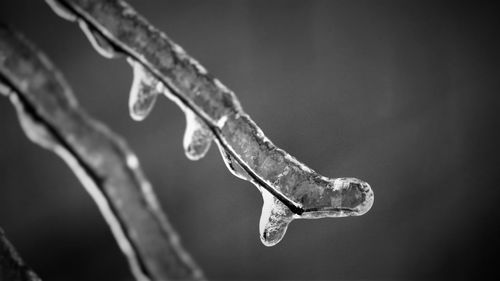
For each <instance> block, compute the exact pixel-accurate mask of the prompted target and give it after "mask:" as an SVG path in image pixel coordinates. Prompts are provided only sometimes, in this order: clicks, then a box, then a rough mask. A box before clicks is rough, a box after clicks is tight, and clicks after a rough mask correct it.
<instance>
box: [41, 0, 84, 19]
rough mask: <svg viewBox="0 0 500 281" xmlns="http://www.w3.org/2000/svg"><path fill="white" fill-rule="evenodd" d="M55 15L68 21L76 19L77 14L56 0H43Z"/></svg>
mask: <svg viewBox="0 0 500 281" xmlns="http://www.w3.org/2000/svg"><path fill="white" fill-rule="evenodd" d="M45 2H47V4H48V5H49V6H50V7H51V8H52V10H53V11H54V13H56V15H58V16H60V17H61V18H63V19H65V20H68V21H76V20H77V19H78V16H77V15H76V14H75V13H73V11H71V10H70V9H69V8H68V7H66V5H64V4H63V3H61V2H60V1H58V0H45Z"/></svg>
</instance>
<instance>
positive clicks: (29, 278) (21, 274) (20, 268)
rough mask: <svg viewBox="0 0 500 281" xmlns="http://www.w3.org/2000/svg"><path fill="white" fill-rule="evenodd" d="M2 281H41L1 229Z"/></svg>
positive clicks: (0, 256) (0, 260)
mask: <svg viewBox="0 0 500 281" xmlns="http://www.w3.org/2000/svg"><path fill="white" fill-rule="evenodd" d="M0 280H2V281H3V280H5V281H41V279H40V278H39V277H38V276H37V275H36V273H35V272H34V271H33V270H32V269H31V268H29V267H28V266H27V265H26V264H25V263H24V261H23V260H22V259H21V257H20V256H19V254H18V253H17V252H16V249H14V246H12V244H11V243H10V242H9V240H7V237H6V236H5V233H4V231H3V230H2V229H1V228H0Z"/></svg>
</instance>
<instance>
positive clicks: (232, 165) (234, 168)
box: [219, 145, 254, 183]
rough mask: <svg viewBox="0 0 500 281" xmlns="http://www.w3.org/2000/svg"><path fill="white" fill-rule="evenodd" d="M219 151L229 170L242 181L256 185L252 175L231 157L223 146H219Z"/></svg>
mask: <svg viewBox="0 0 500 281" xmlns="http://www.w3.org/2000/svg"><path fill="white" fill-rule="evenodd" d="M219 150H220V153H221V155H222V159H223V160H224V163H225V164H226V167H227V169H228V170H229V171H230V172H231V173H232V174H233V175H235V176H236V177H238V178H240V179H242V180H247V181H250V182H252V183H254V180H253V178H252V176H251V175H250V174H248V173H247V171H245V169H244V168H243V167H241V165H240V163H239V162H238V161H237V160H236V159H234V158H233V156H231V154H230V153H229V152H228V151H227V150H225V149H224V147H222V146H221V145H219Z"/></svg>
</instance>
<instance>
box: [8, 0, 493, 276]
mask: <svg viewBox="0 0 500 281" xmlns="http://www.w3.org/2000/svg"><path fill="white" fill-rule="evenodd" d="M130 2H131V4H132V5H133V6H134V7H135V8H136V9H137V10H138V11H140V12H141V13H142V14H143V15H145V16H146V17H147V18H148V19H149V20H150V21H151V22H152V23H153V24H154V25H156V26H157V27H158V28H160V29H161V30H163V31H165V32H166V33H167V34H168V35H169V36H170V37H171V38H172V39H173V40H175V41H176V42H177V43H179V44H180V45H181V46H183V47H184V48H185V49H186V50H187V51H188V52H189V53H190V54H191V55H193V56H194V57H195V58H196V59H198V60H199V61H200V62H201V63H202V64H203V65H204V66H205V67H206V68H207V69H208V70H209V71H210V72H211V73H213V74H214V75H215V76H216V77H218V78H219V79H220V80H221V81H222V82H223V83H224V84H226V85H227V86H228V87H229V88H231V89H232V90H234V91H235V92H236V94H237V96H238V97H239V99H240V101H241V103H242V105H243V107H244V109H245V110H246V111H247V112H248V113H249V114H250V116H251V117H252V118H253V119H254V120H255V121H256V122H257V124H258V125H259V126H260V127H261V128H262V129H263V130H264V132H265V133H266V135H267V136H268V137H269V138H270V139H271V140H272V141H273V142H274V143H275V144H276V145H278V146H279V147H281V148H283V149H285V150H286V151H288V152H289V153H290V154H292V155H294V156H295V157H297V158H298V159H299V160H301V161H303V162H304V163H306V164H307V165H308V166H310V167H311V168H313V169H315V170H316V171H318V172H320V173H321V174H324V175H326V176H330V177H340V176H351V177H358V178H361V179H364V180H366V181H367V182H369V183H370V184H371V186H372V188H373V190H374V192H375V204H374V206H373V208H372V209H371V211H370V212H369V213H368V214H366V215H365V216H362V217H354V218H342V219H323V220H315V221H311V220H299V221H295V222H293V223H292V224H291V226H290V228H289V229H288V233H287V235H286V236H285V238H284V239H283V241H282V242H281V243H280V244H278V245H277V246H275V247H272V248H267V247H264V246H263V245H262V244H261V242H260V240H259V236H258V221H259V216H260V212H261V204H262V202H261V201H262V199H261V195H260V194H259V192H258V191H257V189H256V188H255V187H254V186H252V185H251V184H250V183H248V182H244V181H242V180H239V179H237V178H236V177H234V176H232V175H231V174H230V173H229V172H228V171H227V170H226V167H225V166H224V163H223V161H222V159H221V157H220V155H219V152H218V151H217V149H215V147H212V149H211V150H210V152H209V153H208V155H207V156H206V158H204V159H202V160H200V161H198V162H191V161H189V160H188V159H187V158H186V157H185V156H184V152H183V149H182V137H183V132H184V126H185V120H184V116H183V115H182V113H181V111H180V110H179V109H178V108H177V107H176V106H175V105H174V104H173V103H171V102H169V101H167V100H166V99H161V100H160V102H159V103H158V104H157V106H156V109H155V110H154V111H153V113H152V115H151V116H150V117H149V118H148V119H147V120H145V121H144V122H142V123H137V122H134V121H132V120H131V119H130V118H129V116H128V112H127V99H128V91H129V87H130V85H131V79H132V73H131V69H130V67H129V66H128V64H126V63H125V62H124V60H112V61H110V60H106V59H104V58H102V57H100V56H99V55H98V54H97V53H96V52H95V51H94V50H93V49H92V47H91V46H90V44H89V43H88V42H87V40H86V39H85V38H84V36H83V34H82V33H81V32H80V31H79V30H78V27H77V25H75V24H72V23H69V22H66V21H64V20H62V19H60V18H58V17H57V16H55V14H53V12H52V11H51V10H50V9H49V8H48V7H47V6H46V4H45V3H44V1H29V0H22V1H21V0H17V1H0V20H1V21H3V22H7V23H10V24H11V25H12V26H14V27H16V28H17V29H18V30H20V31H22V32H23V33H24V34H25V35H26V36H27V37H29V39H30V40H31V41H33V42H34V43H36V45H37V46H39V47H40V48H41V49H42V50H44V51H45V52H46V53H47V54H48V55H49V57H50V58H51V59H52V61H53V62H54V63H55V64H56V65H57V66H58V67H59V69H60V70H61V71H62V72H63V73H64V75H65V77H66V78H67V80H68V81H69V83H70V84H71V85H72V87H73V89H74V91H75V94H76V96H77V97H78V99H79V100H80V103H81V104H82V106H83V107H85V108H86V109H87V110H88V111H89V112H90V113H91V114H92V115H93V116H94V117H96V118H98V119H100V120H102V121H103V122H105V123H106V124H108V125H109V126H110V127H111V128H112V129H113V130H114V131H116V132H117V133H119V134H121V135H122V136H124V137H125V138H126V140H127V141H128V143H129V144H130V146H131V147H132V148H133V149H134V150H135V152H136V153H137V154H138V156H139V159H140V161H141V164H142V166H143V168H144V170H145V173H146V175H147V176H148V177H149V179H150V180H151V182H152V183H153V185H154V187H155V190H156V192H157V195H158V197H159V198H160V201H161V204H162V206H163V208H164V210H165V211H166V213H167V215H168V217H169V219H170V220H171V222H172V223H173V225H174V226H175V227H176V229H177V230H178V232H179V233H180V235H181V237H182V242H183V244H184V246H185V247H186V248H187V249H188V250H189V251H190V253H191V254H192V256H193V257H194V259H195V260H196V261H197V262H198V263H199V264H200V266H201V267H202V268H203V269H204V271H205V273H206V275H207V276H208V277H209V278H211V279H214V280H277V279H287V280H306V279H307V280H333V279H344V280H345V279H353V280H356V279H364V280H372V279H380V280H390V279H398V280H445V279H451V280H459V279H464V280H470V279H472V278H477V277H479V278H482V277H486V276H487V274H488V273H494V272H496V270H497V268H498V266H500V261H499V258H498V256H497V255H498V252H499V250H500V247H499V243H498V240H497V239H498V237H499V234H500V231H499V228H498V223H499V216H500V212H499V210H498V206H496V204H497V203H496V202H497V201H498V200H497V199H498V195H499V193H498V192H497V190H498V188H499V187H498V186H497V185H496V184H497V183H498V182H499V180H500V173H499V171H498V170H499V168H500V162H499V160H498V156H499V153H498V148H497V145H498V144H499V141H500V138H499V134H498V129H499V125H500V124H499V118H498V117H497V111H498V110H499V109H500V97H499V90H500V82H499V81H500V80H499V74H500V73H499V69H500V64H499V61H500V60H499V52H498V51H499V49H500V48H499V47H500V44H499V43H500V42H499V38H500V36H499V35H500V34H499V33H500V32H499V29H498V26H500V25H499V21H500V20H499V18H498V15H497V14H498V13H497V11H498V10H497V9H494V8H493V5H489V6H488V5H487V4H486V3H482V4H480V3H477V2H474V3H472V2H465V1H464V2H463V3H462V2H461V1H185V0H183V1H180V0H179V1H138V0H137V1H130ZM490 3H493V2H490ZM0 113H1V121H0V129H1V133H0V226H1V227H2V228H4V230H5V231H6V233H7V235H8V237H9V238H10V239H11V241H12V242H13V243H14V245H15V246H16V247H17V249H18V250H19V252H20V254H21V255H22V256H23V257H24V259H25V260H26V261H27V263H28V264H29V265H30V266H32V267H33V268H34V269H35V271H36V272H38V273H39V275H40V276H41V277H42V278H43V279H44V280H132V275H131V274H130V272H129V269H128V266H127V263H126V260H125V258H124V257H123V256H122V255H121V252H120V251H119V249H118V246H117V244H116V242H115V241H114V239H113V236H112V234H111V232H110V230H109V228H108V226H107V225H106V223H105V222H104V220H103V218H102V216H101V214H100V213H99V211H98V209H97V208H96V205H95V204H94V202H93V201H92V199H91V198H90V196H89V195H88V194H87V193H86V191H85V190H84V189H83V188H82V186H81V185H80V183H79V182H78V181H77V180H76V178H75V176H74V175H73V173H72V172H71V171H70V170H69V168H68V167H66V165H65V164H64V163H63V161H62V160H61V159H59V158H57V157H56V156H55V155H54V154H52V153H50V152H48V151H45V150H43V149H41V148H39V147H38V146H35V145H33V144H32V143H31V142H29V141H28V140H27V138H26V137H25V136H24V134H23V132H22V131H21V129H20V127H19V124H18V121H17V117H16V115H15V112H14V110H13V108H12V106H11V104H10V103H9V101H8V100H7V99H3V100H0Z"/></svg>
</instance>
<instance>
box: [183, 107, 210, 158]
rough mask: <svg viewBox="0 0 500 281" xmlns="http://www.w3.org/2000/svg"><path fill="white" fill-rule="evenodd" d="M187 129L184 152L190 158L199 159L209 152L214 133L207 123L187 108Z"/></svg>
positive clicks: (185, 111)
mask: <svg viewBox="0 0 500 281" xmlns="http://www.w3.org/2000/svg"><path fill="white" fill-rule="evenodd" d="M184 113H185V114H186V131H185V133H184V141H183V145H184V152H185V153H186V157H187V158H189V159H190V160H199V159H201V158H203V157H204V156H205V154H207V151H208V149H209V148H210V144H211V143H212V139H213V135H212V132H211V131H210V129H209V128H208V127H207V125H205V123H204V122H203V121H202V120H200V118H199V117H198V116H196V115H195V114H194V113H193V112H192V111H191V110H188V109H185V110H184Z"/></svg>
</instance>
